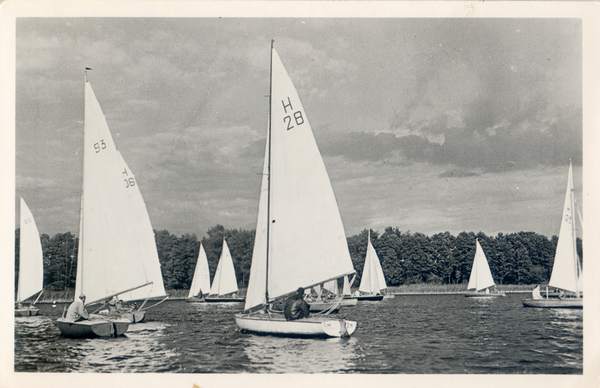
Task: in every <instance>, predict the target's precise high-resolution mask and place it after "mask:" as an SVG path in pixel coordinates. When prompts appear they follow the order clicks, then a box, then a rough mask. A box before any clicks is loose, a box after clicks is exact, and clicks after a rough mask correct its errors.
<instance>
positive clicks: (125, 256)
mask: <svg viewBox="0 0 600 388" xmlns="http://www.w3.org/2000/svg"><path fill="white" fill-rule="evenodd" d="M84 120H85V121H84V156H83V159H84V160H83V191H82V199H81V202H82V205H81V219H80V245H79V252H78V258H77V281H76V290H75V295H79V294H80V293H84V294H86V296H87V301H88V302H93V301H96V300H99V299H102V298H106V297H109V296H110V295H113V294H115V293H119V292H122V291H124V290H127V289H130V288H134V287H139V286H141V285H143V284H146V283H148V282H152V284H151V285H148V286H145V287H142V288H139V289H137V290H134V291H131V292H128V293H125V294H121V295H120V298H121V299H123V300H125V301H127V300H134V299H135V300H137V299H145V298H147V297H158V296H164V295H165V294H166V293H165V289H164V285H163V280H162V274H161V270H160V263H159V260H158V253H157V250H156V243H155V239H154V232H153V230H152V225H151V223H150V218H149V216H148V211H147V210H146V205H145V203H144V200H143V198H142V195H141V193H140V190H139V188H138V185H137V181H136V179H135V176H134V175H133V173H132V172H131V170H130V169H129V167H128V166H127V164H126V163H125V161H124V160H123V157H122V156H121V154H120V153H119V151H118V150H117V149H116V147H115V144H114V142H113V139H112V136H111V134H110V130H109V128H108V124H107V123H106V119H105V117H104V114H103V113H102V109H101V108H100V105H99V103H98V100H97V99H96V96H95V95H94V91H93V90H92V87H91V85H90V84H89V82H87V81H86V83H85V114H84Z"/></svg>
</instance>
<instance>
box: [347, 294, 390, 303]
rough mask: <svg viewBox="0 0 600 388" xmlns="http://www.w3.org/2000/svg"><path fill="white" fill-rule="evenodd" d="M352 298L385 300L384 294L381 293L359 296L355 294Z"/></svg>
mask: <svg viewBox="0 0 600 388" xmlns="http://www.w3.org/2000/svg"><path fill="white" fill-rule="evenodd" d="M352 298H354V299H356V300H364V301H379V300H383V295H381V294H379V295H359V296H353V297H352Z"/></svg>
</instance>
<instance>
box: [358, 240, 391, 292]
mask: <svg viewBox="0 0 600 388" xmlns="http://www.w3.org/2000/svg"><path fill="white" fill-rule="evenodd" d="M385 288H387V285H386V284H385V276H384V275H383V270H382V268H381V263H380V262H379V257H377V252H376V251H375V248H374V247H373V244H371V232H370V231H369V236H368V242H367V254H366V256H365V265H364V268H363V273H362V277H361V279H360V285H359V286H358V290H359V291H362V292H367V293H371V294H374V293H379V292H380V291H381V290H383V289H385Z"/></svg>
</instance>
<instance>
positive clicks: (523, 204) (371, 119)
mask: <svg viewBox="0 0 600 388" xmlns="http://www.w3.org/2000/svg"><path fill="white" fill-rule="evenodd" d="M271 39H274V40H275V43H274V46H275V48H276V49H277V51H278V53H279V56H280V57H281V60H282V62H283V64H284V65H285V67H286V69H287V71H288V73H289V75H290V77H291V79H292V81H293V83H294V85H295V86H296V88H297V90H298V94H299V96H300V99H301V100H302V103H303V105H304V108H305V111H306V114H307V116H308V117H309V120H310V123H311V126H312V128H313V132H314V136H315V138H316V141H317V144H318V146H319V149H320V151H321V154H322V156H323V159H324V162H325V165H326V167H327V170H328V173H329V176H330V179H331V182H332V186H333V189H334V192H335V195H336V198H337V202H338V206H339V209H340V213H341V217H342V221H343V223H344V227H345V230H346V234H347V235H348V236H351V235H354V234H356V233H359V232H360V231H361V230H363V229H365V228H371V229H374V230H378V231H379V232H380V233H383V231H384V230H385V228H386V227H389V226H391V227H397V228H399V229H400V230H402V231H410V232H413V233H415V232H421V233H424V234H427V235H433V234H436V233H441V232H445V231H449V232H450V233H452V234H454V235H456V234H458V233H460V232H462V231H467V232H475V233H477V232H480V231H481V232H484V233H485V234H487V235H493V236H495V235H496V234H498V233H505V234H506V233H514V232H519V231H534V232H537V233H540V234H543V235H546V236H548V237H550V236H552V235H557V234H558V230H559V225H560V218H561V212H562V205H563V200H564V196H565V190H566V184H567V172H568V167H569V159H571V160H572V163H573V170H574V185H575V191H576V198H577V202H578V205H579V207H580V208H581V210H582V212H583V206H582V205H583V203H582V202H583V201H582V194H581V193H582V187H583V183H582V152H583V151H582V150H583V129H582V117H583V116H582V115H583V113H582V104H583V102H582V88H583V86H582V22H581V20H580V19H558V18H544V19H541V18H540V19H537V18H536V19H533V18H519V19H516V18H498V19H466V18H435V19H434V18H313V17H299V18H276V19H272V18H217V17H213V18H207V17H204V18H203V17H200V18H140V17H133V18H78V17H73V18H19V19H17V21H16V78H15V84H16V118H15V120H16V122H15V124H16V130H15V143H16V148H15V150H16V153H15V171H16V177H15V191H16V193H15V212H16V213H15V214H16V216H17V217H16V221H15V227H17V226H18V225H17V223H18V214H19V212H18V202H19V197H21V196H22V197H23V198H24V199H25V201H26V202H27V204H28V205H29V207H30V209H31V211H32V213H33V215H34V217H35V220H36V222H37V225H38V228H39V231H40V233H45V234H48V235H51V236H52V235H54V234H55V233H64V232H73V233H77V232H78V225H79V209H80V196H81V182H82V176H81V175H82V143H83V86H84V84H83V80H84V69H85V67H90V68H92V69H93V70H91V71H88V80H89V81H90V83H91V85H92V87H93V89H94V91H95V94H96V96H97V98H98V100H99V103H100V106H101V107H102V110H103V112H104V114H105V116H106V119H107V122H108V125H109V127H110V129H111V132H112V135H113V138H114V140H115V143H116V145H117V148H118V149H119V150H120V152H121V153H122V155H123V157H124V158H125V160H126V161H127V164H128V165H129V167H130V168H131V170H132V171H133V173H134V174H135V175H136V179H137V181H138V185H139V187H140V190H141V192H142V195H143V197H144V200H145V202H146V206H147V209H148V212H149V215H150V219H151V222H152V226H153V228H154V229H156V230H163V229H166V230H168V231H169V232H171V233H174V234H176V235H182V234H186V233H195V234H196V235H197V236H198V237H200V238H201V237H202V236H204V235H206V232H207V230H208V229H209V228H211V227H213V226H215V225H217V224H221V225H223V226H225V227H226V228H236V229H237V228H242V229H254V228H255V224H256V217H257V211H258V199H259V191H260V181H261V176H260V172H261V171H262V164H263V158H264V144H265V138H266V129H267V114H268V98H267V97H268V93H269V47H270V40H271ZM584 218H585V215H584Z"/></svg>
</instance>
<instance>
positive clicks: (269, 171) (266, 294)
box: [265, 39, 275, 310]
mask: <svg viewBox="0 0 600 388" xmlns="http://www.w3.org/2000/svg"><path fill="white" fill-rule="evenodd" d="M273 42H275V41H274V40H273V39H271V59H270V63H269V123H268V126H267V141H268V142H269V152H268V155H269V160H268V162H267V252H266V262H265V310H266V309H267V306H268V305H269V234H270V231H271V227H270V224H271V222H270V221H271V98H272V95H273Z"/></svg>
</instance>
